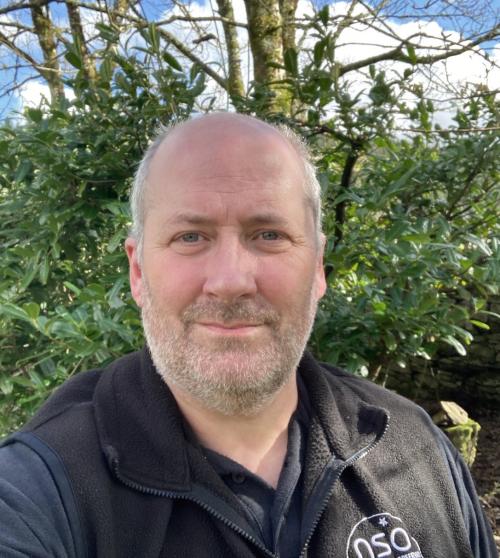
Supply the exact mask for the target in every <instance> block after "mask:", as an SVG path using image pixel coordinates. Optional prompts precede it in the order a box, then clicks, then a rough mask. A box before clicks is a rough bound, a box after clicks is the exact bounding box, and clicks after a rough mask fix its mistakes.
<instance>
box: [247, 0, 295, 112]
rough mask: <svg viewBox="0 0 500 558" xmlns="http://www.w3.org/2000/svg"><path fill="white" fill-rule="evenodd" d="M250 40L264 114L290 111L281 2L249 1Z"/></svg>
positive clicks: (273, 0) (255, 77)
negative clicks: (284, 64)
mask: <svg viewBox="0 0 500 558" xmlns="http://www.w3.org/2000/svg"><path fill="white" fill-rule="evenodd" d="M245 8H246V12H247V19H248V37H249V40H250V48H251V50H252V57H253V72H254V80H255V83H256V88H257V94H258V95H257V96H258V97H261V98H262V101H263V110H264V112H268V113H269V112H286V113H288V112H289V110H290V94H289V92H288V91H287V90H286V89H285V88H284V87H283V83H282V80H283V79H284V78H285V74H284V71H283V70H282V69H281V68H279V67H277V66H276V65H283V44H282V37H281V15H280V11H279V2H278V0H268V1H266V2H261V1H258V0H245Z"/></svg>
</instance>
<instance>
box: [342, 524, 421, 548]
mask: <svg viewBox="0 0 500 558" xmlns="http://www.w3.org/2000/svg"><path fill="white" fill-rule="evenodd" d="M346 558H423V555H422V553H421V552H420V548H419V546H418V543H417V541H416V540H415V539H414V538H413V537H412V536H411V535H410V533H409V532H408V530H407V529H406V527H405V525H404V524H403V522H402V521H401V519H399V517H395V516H393V515H391V514H390V513H377V514H375V515H371V516H370V517H365V518H363V519H362V520H361V521H359V522H358V523H357V524H356V525H355V526H354V528H353V529H352V531H351V534H350V535H349V540H348V541H347V552H346Z"/></svg>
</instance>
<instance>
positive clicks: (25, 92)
mask: <svg viewBox="0 0 500 558" xmlns="http://www.w3.org/2000/svg"><path fill="white" fill-rule="evenodd" d="M64 94H65V96H66V98H68V99H70V100H71V99H74V98H75V94H74V92H73V90H72V89H68V88H65V89H64ZM18 95H19V104H20V110H21V111H22V110H23V109H24V108H25V107H35V108H36V107H39V106H40V104H41V103H42V101H43V99H47V100H49V101H50V90H49V86H48V85H46V84H45V83H40V82H39V81H28V82H27V83H25V84H24V85H22V86H21V87H20V88H19V90H18Z"/></svg>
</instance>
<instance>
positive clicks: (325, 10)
mask: <svg viewBox="0 0 500 558" xmlns="http://www.w3.org/2000/svg"><path fill="white" fill-rule="evenodd" d="M318 17H319V19H320V21H321V23H322V24H323V25H324V26H325V27H326V26H327V25H328V20H329V19H330V9H329V6H328V4H326V5H325V6H323V7H322V8H321V10H320V11H319V12H318Z"/></svg>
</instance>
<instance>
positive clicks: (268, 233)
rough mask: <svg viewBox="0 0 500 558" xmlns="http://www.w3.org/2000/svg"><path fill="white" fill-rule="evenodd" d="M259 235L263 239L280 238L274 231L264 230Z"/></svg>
mask: <svg viewBox="0 0 500 558" xmlns="http://www.w3.org/2000/svg"><path fill="white" fill-rule="evenodd" d="M261 236H262V238H263V239H264V240H279V239H280V238H281V237H280V235H279V234H278V233H277V232H276V231H264V232H263V233H261Z"/></svg>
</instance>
